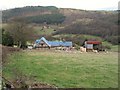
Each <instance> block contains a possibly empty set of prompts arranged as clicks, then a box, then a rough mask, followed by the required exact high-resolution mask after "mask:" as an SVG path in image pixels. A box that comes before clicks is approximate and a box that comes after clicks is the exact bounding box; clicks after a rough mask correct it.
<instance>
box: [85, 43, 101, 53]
mask: <svg viewBox="0 0 120 90" xmlns="http://www.w3.org/2000/svg"><path fill="white" fill-rule="evenodd" d="M85 48H86V49H87V51H89V50H101V49H102V42H101V41H85Z"/></svg>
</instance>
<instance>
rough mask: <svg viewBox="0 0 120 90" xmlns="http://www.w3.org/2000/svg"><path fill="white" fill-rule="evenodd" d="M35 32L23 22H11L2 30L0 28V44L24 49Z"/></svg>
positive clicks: (32, 38)
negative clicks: (0, 37)
mask: <svg viewBox="0 0 120 90" xmlns="http://www.w3.org/2000/svg"><path fill="white" fill-rule="evenodd" d="M34 34H35V31H34V29H33V28H32V27H30V26H29V25H28V24H26V23H24V22H12V23H9V24H8V26H7V27H6V28H5V29H4V28H2V44H3V45H5V46H13V45H17V46H18V47H19V48H25V47H26V44H27V41H32V40H34V37H33V36H34Z"/></svg>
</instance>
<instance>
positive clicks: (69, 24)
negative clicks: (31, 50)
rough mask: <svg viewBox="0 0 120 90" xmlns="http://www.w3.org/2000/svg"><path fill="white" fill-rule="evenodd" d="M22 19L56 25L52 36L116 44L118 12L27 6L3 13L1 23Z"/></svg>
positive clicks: (28, 21)
mask: <svg viewBox="0 0 120 90" xmlns="http://www.w3.org/2000/svg"><path fill="white" fill-rule="evenodd" d="M15 19H21V20H22V19H23V20H25V21H26V22H27V23H29V24H31V23H34V24H43V23H46V24H48V25H50V24H52V25H56V26H57V28H54V29H56V30H55V32H54V33H53V35H57V34H87V35H94V36H100V37H102V38H104V39H105V40H107V41H109V42H111V43H113V44H118V24H119V20H118V11H87V10H79V9H70V8H57V7H54V6H47V7H43V6H27V7H23V8H15V9H10V10H4V11H3V23H8V22H10V21H12V20H15Z"/></svg>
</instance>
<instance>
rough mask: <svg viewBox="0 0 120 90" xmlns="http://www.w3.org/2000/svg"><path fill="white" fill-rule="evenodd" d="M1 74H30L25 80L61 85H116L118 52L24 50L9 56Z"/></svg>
mask: <svg viewBox="0 0 120 90" xmlns="http://www.w3.org/2000/svg"><path fill="white" fill-rule="evenodd" d="M8 60H9V61H8V62H7V64H6V65H5V66H4V67H3V75H4V76H5V77H6V78H8V79H9V80H11V81H13V80H14V77H16V75H15V73H14V70H15V69H16V70H17V73H19V72H20V73H22V74H23V75H27V76H28V77H30V80H28V81H26V82H30V81H31V80H32V82H34V81H37V82H42V83H47V84H50V85H54V86H56V87H61V88H67V87H71V88H75V87H77V88H116V87H118V54H117V52H108V53H105V52H100V53H92V52H90V53H80V52H79V51H69V52H66V51H56V50H24V51H21V52H18V53H14V54H12V55H9V58H8Z"/></svg>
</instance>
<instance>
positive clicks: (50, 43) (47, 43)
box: [34, 37, 72, 48]
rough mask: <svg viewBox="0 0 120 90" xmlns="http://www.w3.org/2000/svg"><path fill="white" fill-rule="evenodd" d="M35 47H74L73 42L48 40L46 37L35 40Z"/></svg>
mask: <svg viewBox="0 0 120 90" xmlns="http://www.w3.org/2000/svg"><path fill="white" fill-rule="evenodd" d="M34 47H49V48H50V47H72V42H68V41H67V42H66V41H48V40H46V39H45V38H44V37H42V38H41V39H38V40H36V41H35V44H34Z"/></svg>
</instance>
